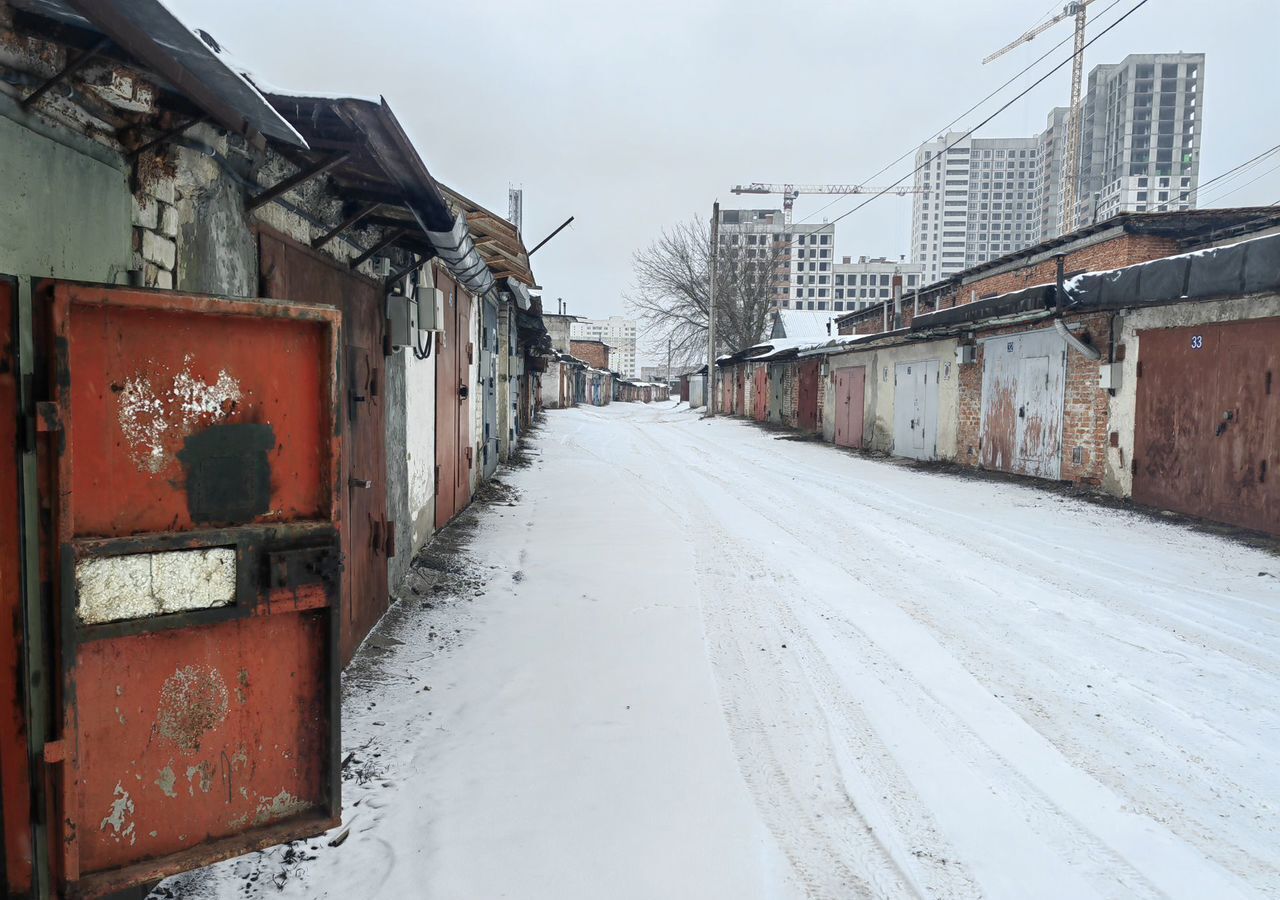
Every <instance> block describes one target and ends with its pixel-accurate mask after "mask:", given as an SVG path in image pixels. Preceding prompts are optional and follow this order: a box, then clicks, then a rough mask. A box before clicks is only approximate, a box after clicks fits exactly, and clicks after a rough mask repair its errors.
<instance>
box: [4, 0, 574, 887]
mask: <svg viewBox="0 0 1280 900" xmlns="http://www.w3.org/2000/svg"><path fill="white" fill-rule="evenodd" d="M73 6H74V9H73ZM77 10H79V11H77ZM0 46H3V47H4V52H3V53H0V332H2V334H0V433H2V434H3V440H4V441H6V442H7V446H9V447H10V448H12V451H11V452H10V453H8V454H6V455H5V456H4V461H3V462H0V500H3V502H2V503H0V511H2V513H0V522H2V523H3V527H0V619H2V620H3V621H4V622H5V623H7V626H6V628H5V629H4V631H3V633H2V634H0V697H3V698H4V712H5V716H6V721H5V727H4V728H3V729H0V790H3V816H2V818H0V878H2V880H3V886H2V888H0V893H2V894H4V896H6V897H41V898H43V897H50V896H99V895H103V894H108V893H111V892H114V891H120V890H124V889H126V888H130V887H132V886H134V885H138V884H141V883H145V882H149V881H154V880H156V879H158V878H159V877H162V876H163V875H165V874H168V873H171V872H174V871H178V870H181V869H184V868H191V867H194V866H197V865H201V864H203V863H206V862H208V861H211V860H214V859H218V858H223V857H227V856H230V855H234V854H237V853H242V852H245V851H247V850H249V849H252V848H255V847H260V846H265V845H268V844H272V843H277V842H280V841H284V840H290V839H294V838H299V837H303V836H309V835H314V834H317V833H319V832H321V831H323V830H325V829H326V828H328V827H331V826H332V825H334V824H336V823H337V822H338V821H339V817H340V813H341V771H340V770H341V757H340V747H341V743H340V734H341V729H340V716H339V710H340V686H341V681H340V678H341V672H342V669H343V667H344V666H345V665H346V664H347V662H348V661H349V660H350V659H351V657H352V655H353V654H354V652H355V650H356V648H357V647H358V645H359V644H360V643H361V641H362V640H363V639H364V637H365V636H366V635H367V634H368V633H369V631H370V629H371V628H372V627H373V626H374V625H375V624H376V623H377V621H378V620H379V618H380V617H381V616H382V614H383V612H384V611H385V610H386V609H387V607H388V606H389V604H390V602H391V600H392V595H393V588H394V587H395V586H397V585H398V584H399V582H400V581H401V580H402V578H403V576H404V575H405V574H406V572H407V570H408V567H409V562H410V560H411V559H412V557H413V556H414V554H415V553H416V552H417V551H418V550H419V549H420V548H421V547H423V545H424V544H425V543H426V542H427V540H428V539H429V538H430V537H431V536H432V534H433V533H434V532H435V531H436V530H438V529H440V528H442V527H443V526H445V525H446V524H447V523H449V522H450V521H452V520H453V519H454V518H455V517H456V516H457V515H458V514H459V513H460V512H461V511H462V510H463V509H464V508H466V507H467V505H468V504H469V503H470V501H471V498H472V496H473V494H474V493H475V491H476V490H477V488H478V487H479V486H480V485H481V484H482V483H483V482H484V481H485V480H486V479H488V478H491V477H493V475H494V474H495V472H496V471H497V468H498V465H499V463H500V461H501V460H502V459H504V458H506V457H508V456H509V455H510V454H511V453H512V451H513V449H514V448H515V447H516V445H517V444H518V442H519V441H520V439H521V436H522V435H523V433H524V432H525V430H526V429H527V428H528V427H529V426H530V424H531V421H532V419H533V416H534V414H535V412H536V410H537V408H538V404H539V398H540V396H541V394H542V378H541V373H542V370H543V368H544V367H545V365H546V359H547V354H548V353H549V351H550V341H549V337H548V333H547V331H546V329H545V326H544V323H543V319H542V314H541V304H540V300H539V299H538V297H537V296H535V295H534V294H533V293H531V291H533V290H535V289H536V284H535V281H534V278H533V275H532V271H531V269H530V267H529V260H528V254H527V252H526V250H525V246H524V242H523V240H522V237H521V235H520V234H519V232H518V231H517V229H516V228H515V227H514V226H513V225H511V224H510V223H508V222H506V221H505V220H504V219H503V218H502V217H500V216H498V215H496V214H494V213H492V212H490V211H488V210H486V209H485V208H484V207H482V206H480V205H478V204H476V203H474V202H473V201H471V200H469V199H468V198H466V197H465V196H463V195H462V194H461V193H459V192H457V191H454V190H450V189H449V188H447V187H445V186H443V185H441V184H439V183H438V182H437V181H436V180H435V179H434V178H433V177H432V176H431V174H430V173H429V171H428V168H427V165H426V163H425V161H424V160H423V158H422V156H421V155H420V153H419V151H418V148H416V147H415V146H414V144H413V143H412V142H411V141H410V140H409V138H408V137H407V135H406V132H405V129H404V128H403V127H402V126H401V124H400V122H399V121H398V120H397V118H396V116H395V114H394V113H393V112H392V110H391V109H390V107H389V106H388V105H387V104H386V103H385V102H383V101H377V100H365V99H359V98H343V97H335V96H331V95H314V96H312V95H308V94H306V93H288V94H286V93H278V94H277V93H272V92H270V91H267V90H266V89H263V90H259V89H258V88H257V87H256V86H255V85H254V84H253V83H252V82H251V81H250V80H248V79H247V78H246V76H244V75H243V74H242V73H241V72H239V71H238V70H236V69H234V68H232V67H231V65H229V64H228V62H227V61H226V59H225V58H224V56H223V55H222V54H221V53H220V52H219V50H218V48H217V46H216V45H215V44H213V43H212V42H211V41H208V40H206V39H204V38H202V37H201V36H200V35H199V34H198V33H197V32H193V31H192V30H191V29H190V28H188V27H187V26H186V25H184V24H183V23H182V22H180V21H179V20H177V19H176V18H175V17H174V16H173V15H172V14H171V13H169V12H168V11H167V10H166V9H165V7H164V5H163V4H162V3H160V2H157V0H131V2H130V3H128V4H123V3H116V2H105V3H102V4H79V3H77V4H73V5H68V4H64V3H60V2H40V3H35V2H23V0H15V2H0ZM428 131H429V133H430V130H428ZM437 131H439V133H440V134H445V133H446V132H447V129H437ZM467 139H468V140H482V139H484V138H483V137H482V136H477V135H471V136H469V137H468V138H467ZM493 139H494V140H499V141H504V142H505V138H504V137H502V136H500V135H495V136H494V138H493ZM8 626H12V627H8Z"/></svg>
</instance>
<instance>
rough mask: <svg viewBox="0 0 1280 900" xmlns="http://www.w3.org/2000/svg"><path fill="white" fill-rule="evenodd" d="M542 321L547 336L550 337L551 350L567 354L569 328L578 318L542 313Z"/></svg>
mask: <svg viewBox="0 0 1280 900" xmlns="http://www.w3.org/2000/svg"><path fill="white" fill-rule="evenodd" d="M542 321H543V323H544V324H545V325H546V328H547V334H548V335H550V337H551V347H552V349H554V350H555V351H556V352H557V353H568V352H569V339H570V338H569V331H570V326H572V325H573V324H574V323H575V322H577V321H578V317H577V316H567V315H563V314H556V313H543V314H542Z"/></svg>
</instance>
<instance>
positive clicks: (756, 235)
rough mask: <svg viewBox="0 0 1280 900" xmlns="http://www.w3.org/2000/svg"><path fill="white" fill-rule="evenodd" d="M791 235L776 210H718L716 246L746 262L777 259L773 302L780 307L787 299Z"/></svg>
mask: <svg viewBox="0 0 1280 900" xmlns="http://www.w3.org/2000/svg"><path fill="white" fill-rule="evenodd" d="M790 240H791V235H790V232H789V230H788V229H787V226H786V220H785V218H784V217H783V214H782V210H780V209H722V210H720V246H721V247H722V248H725V249H726V250H733V251H734V252H742V253H744V254H745V255H746V257H747V258H748V259H755V258H759V257H765V256H768V255H769V254H775V255H776V256H777V268H776V271H775V277H774V283H773V302H774V305H775V306H781V305H783V304H785V303H787V302H789V299H790V296H791V287H790V282H791V279H790V278H789V277H788V275H789V273H790V259H791V247H790Z"/></svg>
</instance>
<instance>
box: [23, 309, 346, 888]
mask: <svg viewBox="0 0 1280 900" xmlns="http://www.w3.org/2000/svg"><path fill="white" fill-rule="evenodd" d="M40 299H41V304H42V305H41V309H42V310H43V311H45V312H47V314H48V321H49V327H50V337H51V340H50V343H49V347H50V349H49V352H48V360H49V363H48V370H47V371H48V374H49V383H50V385H51V391H52V401H51V402H50V403H48V404H45V406H44V407H42V408H41V410H40V412H41V419H40V420H41V421H42V422H43V423H44V426H43V427H44V428H45V429H46V430H48V431H49V432H50V433H51V438H50V439H49V440H48V443H47V445H46V446H47V450H48V455H49V464H50V466H49V468H50V473H49V474H50V477H51V479H52V487H51V488H50V490H49V493H48V495H47V498H48V500H49V502H50V506H51V513H52V526H51V530H52V539H51V541H50V543H49V545H48V546H49V551H48V554H47V555H48V558H49V564H50V571H49V573H48V577H49V578H51V580H52V582H51V583H52V584H53V585H54V586H55V588H54V589H55V591H56V596H57V597H59V599H60V602H59V603H58V604H57V606H56V609H55V610H53V611H52V614H53V616H54V620H55V621H54V622H53V623H52V624H53V625H54V626H55V627H54V628H52V630H51V631H50V633H51V634H56V635H59V636H60V637H59V638H58V640H57V641H56V645H55V647H54V648H53V654H52V655H53V658H54V660H55V662H56V664H57V666H58V671H59V672H60V678H59V680H58V683H57V686H56V696H55V697H54V698H53V699H54V702H55V703H56V705H57V707H58V709H59V710H60V714H59V716H58V719H59V726H58V727H57V730H58V732H59V733H58V734H57V735H56V738H57V739H56V740H51V741H49V742H48V743H46V744H44V754H43V755H44V759H45V761H46V762H47V763H49V764H50V765H51V767H52V768H51V777H52V778H53V781H54V785H55V788H54V795H55V797H56V804H55V805H56V814H55V815H54V817H53V821H54V822H56V823H57V824H56V825H55V826H52V827H53V829H54V830H55V832H56V837H55V838H54V839H53V840H51V842H50V844H51V845H52V846H53V848H54V860H53V865H54V868H55V871H56V872H58V873H59V876H58V881H59V882H60V884H61V887H62V889H63V891H64V892H65V893H76V894H84V895H91V896H92V895H97V894H100V893H103V892H107V891H111V890H118V889H121V888H123V887H126V886H129V885H133V884H137V883H141V882H144V881H149V880H152V879H155V878H157V877H159V876H162V875H164V874H166V873H168V872H173V871H178V870H182V869H187V868H191V867H193V866H195V865H199V864H202V863H205V862H208V861H211V860H213V859H217V858H222V857H226V856H231V855H235V854H238V853H242V852H245V851H246V850H249V849H251V848H254V847H258V846H263V845H267V844H272V843H277V842H279V841H281V840H285V839H289V838H294V837H300V836H304V835H309V834H315V833H318V832H320V831H322V830H324V829H325V828H327V827H330V826H331V825H332V824H334V823H335V822H336V820H337V816H338V812H339V771H338V769H339V767H338V763H337V748H338V740H339V716H338V673H339V654H338V640H339V630H340V620H339V617H338V615H337V607H338V602H339V592H340V586H339V578H338V573H339V568H340V550H339V531H338V528H339V522H340V521H341V516H340V512H339V509H340V507H339V502H340V499H341V497H342V491H341V487H340V484H339V477H340V476H339V473H340V469H339V459H340V443H339V432H340V427H341V426H340V424H339V421H338V418H339V416H338V414H337V412H336V411H337V409H339V406H338V397H337V393H338V392H337V361H338V345H339V334H338V332H339V321H340V316H339V313H338V312H337V311H335V310H332V309H326V308H323V307H318V306H304V305H301V304H287V303H278V304H268V303H259V302H248V301H245V302H240V301H229V300H217V299H211V298H205V297H193V296H185V295H180V294H174V293H169V292H147V291H132V290H125V289H118V288H106V287H94V286H88V285H68V284H57V285H49V286H47V288H42V292H41V294H40Z"/></svg>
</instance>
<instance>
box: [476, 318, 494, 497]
mask: <svg viewBox="0 0 1280 900" xmlns="http://www.w3.org/2000/svg"><path fill="white" fill-rule="evenodd" d="M480 310H481V320H480V383H481V385H480V386H481V393H482V395H483V397H484V419H483V421H484V434H483V435H482V438H483V443H482V444H481V446H482V447H483V450H482V451H481V452H482V455H483V457H484V459H483V460H482V463H483V469H482V470H481V471H482V473H483V475H484V477H485V478H486V479H487V478H490V477H492V475H493V473H494V472H496V471H498V306H497V304H496V303H495V302H494V301H493V300H489V299H485V300H482V301H481V306H480Z"/></svg>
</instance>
